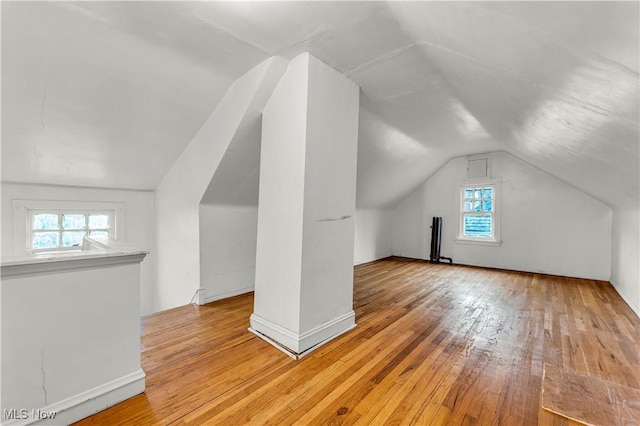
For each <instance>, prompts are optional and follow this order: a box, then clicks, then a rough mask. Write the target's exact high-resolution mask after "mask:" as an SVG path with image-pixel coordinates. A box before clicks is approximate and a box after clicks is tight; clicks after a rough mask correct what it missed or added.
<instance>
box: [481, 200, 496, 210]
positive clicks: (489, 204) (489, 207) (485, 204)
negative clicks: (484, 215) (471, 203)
mask: <svg viewBox="0 0 640 426" xmlns="http://www.w3.org/2000/svg"><path fill="white" fill-rule="evenodd" d="M482 204H483V206H482V209H483V210H484V211H485V212H490V211H492V210H493V201H490V200H484V201H483V202H482Z"/></svg>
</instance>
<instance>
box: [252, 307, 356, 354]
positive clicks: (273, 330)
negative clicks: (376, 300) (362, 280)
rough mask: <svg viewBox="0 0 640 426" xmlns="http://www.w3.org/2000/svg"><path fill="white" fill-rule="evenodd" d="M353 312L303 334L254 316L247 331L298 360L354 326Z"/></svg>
mask: <svg viewBox="0 0 640 426" xmlns="http://www.w3.org/2000/svg"><path fill="white" fill-rule="evenodd" d="M355 317H356V315H355V312H353V310H351V311H349V312H347V313H345V314H342V315H340V316H338V317H336V318H333V319H331V320H329V321H327V322H325V323H323V324H320V325H318V326H316V327H314V328H312V329H311V330H309V331H305V332H304V333H295V332H293V331H291V330H288V329H286V328H284V327H281V326H279V325H277V324H275V323H273V322H271V321H268V320H266V319H264V318H262V317H260V316H258V315H256V314H252V315H251V318H250V322H251V326H250V327H249V331H250V332H252V333H253V334H255V335H256V336H258V337H260V338H261V339H263V340H265V341H267V342H268V343H270V344H272V345H274V346H275V347H277V348H278V349H280V350H281V351H282V352H284V353H286V354H287V355H289V356H290V357H292V358H293V359H300V358H302V357H303V356H305V355H307V354H308V353H310V352H312V351H313V350H315V349H317V348H319V347H320V346H322V345H324V344H325V343H327V342H329V341H331V340H333V339H335V338H336V337H338V336H340V335H342V334H344V333H346V332H347V331H349V330H351V329H353V328H354V327H355V326H356V323H355Z"/></svg>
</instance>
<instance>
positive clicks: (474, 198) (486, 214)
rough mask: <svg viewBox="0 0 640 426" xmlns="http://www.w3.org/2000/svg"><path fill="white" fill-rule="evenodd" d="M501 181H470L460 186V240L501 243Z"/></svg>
mask: <svg viewBox="0 0 640 426" xmlns="http://www.w3.org/2000/svg"><path fill="white" fill-rule="evenodd" d="M499 192H500V181H499V180H496V179H492V180H488V181H469V182H466V183H463V184H462V185H461V186H460V232H459V236H458V240H459V241H470V242H473V241H475V242H482V243H489V244H492V243H493V244H499V243H500V242H501V241H500V215H499V207H500V205H499Z"/></svg>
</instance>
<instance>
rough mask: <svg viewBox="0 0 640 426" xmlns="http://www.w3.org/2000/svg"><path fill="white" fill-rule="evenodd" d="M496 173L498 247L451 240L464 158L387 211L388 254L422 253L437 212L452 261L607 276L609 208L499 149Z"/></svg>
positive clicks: (455, 226) (454, 234) (495, 155)
mask: <svg viewBox="0 0 640 426" xmlns="http://www.w3.org/2000/svg"><path fill="white" fill-rule="evenodd" d="M490 157H491V160H490V161H491V164H492V175H493V177H495V178H501V179H502V185H501V194H500V196H501V199H502V202H501V205H502V210H501V218H502V219H501V239H502V241H503V243H502V245H501V246H483V245H470V244H461V243H457V242H455V239H456V237H457V236H458V228H459V226H458V220H459V214H458V212H459V202H460V201H459V200H460V198H459V190H460V184H461V183H462V182H463V181H465V179H466V172H467V170H466V169H467V158H466V157H459V158H455V159H453V160H451V161H450V162H449V163H448V164H447V165H446V166H444V167H443V168H441V169H440V170H439V171H438V172H437V173H436V174H434V175H433V176H432V177H431V178H430V179H428V180H427V181H426V182H425V183H424V184H423V185H421V186H420V187H419V188H418V189H417V190H416V191H415V192H414V193H413V194H411V195H410V196H409V197H407V198H406V199H405V200H404V201H403V202H402V203H400V204H399V205H398V206H397V207H396V209H394V212H393V232H394V237H393V253H394V254H396V255H399V256H406V257H412V258H418V259H428V256H429V241H430V237H431V230H430V228H429V227H430V224H431V218H432V217H433V216H441V217H442V218H443V230H442V255H443V256H447V257H452V258H453V261H454V263H460V264H469V265H477V266H487V267H495V268H504V269H513V270H520V271H529V272H540V273H546V274H555V275H564V276H573V277H580V278H592V279H599V280H609V277H610V274H611V270H610V269H611V218H612V212H611V209H610V208H609V207H608V206H606V205H605V204H603V203H602V202H600V201H598V200H596V199H594V198H592V197H591V196H589V195H587V194H585V193H584V192H582V191H580V190H578V189H576V188H575V187H573V186H570V185H568V184H566V183H564V182H562V181H561V180H559V179H556V178H554V177H552V176H550V175H548V174H546V173H544V172H542V171H540V170H539V169H537V168H535V167H533V166H531V165H529V164H527V163H525V162H524V161H522V160H520V159H518V158H517V157H514V156H512V155H510V154H508V153H506V152H495V153H492V154H491V156H490Z"/></svg>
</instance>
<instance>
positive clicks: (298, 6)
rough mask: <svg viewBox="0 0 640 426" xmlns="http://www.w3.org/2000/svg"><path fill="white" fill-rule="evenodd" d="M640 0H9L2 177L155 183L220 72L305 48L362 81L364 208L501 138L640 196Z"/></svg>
mask: <svg viewBox="0 0 640 426" xmlns="http://www.w3.org/2000/svg"><path fill="white" fill-rule="evenodd" d="M638 6H639V3H638V2H623V3H614V2H602V3H599V2H567V3H564V2H558V3H554V2H532V3H525V2H505V3H500V2H489V3H480V2H469V3H467V2H389V3H386V2H363V3H360V2H343V3H337V2H82V3H70V2H45V3H34V2H20V3H17V2H16V3H12V2H6V1H3V2H2V124H3V126H2V179H3V181H17V182H42V183H53V184H63V185H87V186H100V187H115V188H132V189H153V188H155V187H156V186H157V185H158V183H159V182H160V180H161V179H162V177H163V176H164V175H165V173H166V172H167V171H168V170H169V168H170V167H171V165H172V164H173V162H174V161H175V160H176V158H177V157H178V155H179V154H180V153H181V152H182V150H183V149H184V147H185V146H186V144H188V143H189V141H190V140H191V138H192V137H193V136H194V135H195V133H196V132H197V131H198V129H199V127H200V126H201V125H202V124H203V123H204V121H205V120H206V118H207V117H208V116H209V115H210V114H211V112H212V111H213V109H214V108H215V106H216V105H217V103H218V102H219V100H220V99H221V97H222V96H223V94H224V93H225V91H226V89H227V88H228V87H229V85H230V84H231V82H233V81H234V80H235V79H236V78H238V77H240V76H241V75H242V74H243V73H245V72H246V71H248V70H249V69H250V68H252V67H253V66H255V65H257V64H258V63H260V62H262V61H263V60H264V59H266V58H268V57H270V56H272V55H281V56H284V57H285V58H292V57H293V56H295V55H296V54H298V53H301V52H303V51H309V52H311V53H312V54H314V55H315V56H316V57H318V58H319V59H321V60H323V61H324V62H326V63H327V64H328V65H330V66H332V67H334V68H335V69H337V70H338V71H340V72H343V73H344V74H345V75H347V76H348V77H349V78H351V79H352V80H353V81H354V82H356V83H357V84H359V85H360V87H361V88H362V91H361V114H360V136H359V146H358V186H357V191H358V194H357V198H358V206H359V207H389V206H393V205H394V204H395V203H397V202H398V201H399V200H401V199H402V198H403V197H404V196H406V195H407V194H408V193H409V192H411V191H412V190H413V189H415V188H416V186H417V185H419V184H420V183H421V182H422V181H424V180H425V179H426V178H427V177H428V176H430V175H431V174H433V173H434V172H435V171H436V170H437V169H438V168H439V167H441V166H442V165H443V164H444V163H445V162H446V161H448V160H449V159H450V158H452V157H455V156H459V155H467V154H473V153H480V152H487V151H495V150H505V151H508V152H511V153H512V154H514V155H516V156H518V157H520V158H522V159H523V160H525V161H528V162H529V163H531V164H533V165H535V166H537V167H539V168H540V169H542V170H545V171H547V172H549V173H551V174H553V175H555V176H557V177H559V178H561V179H563V180H565V181H567V182H569V183H570V184H573V185H575V186H576V187H578V188H580V189H582V190H584V191H585V192H587V193H589V194H591V195H593V196H595V197H596V198H598V199H600V200H602V201H604V202H606V203H608V204H609V205H611V206H613V207H617V206H628V205H634V206H637V205H638V194H639V192H640V184H639V180H640V179H639V172H638V169H639V145H640V143H639V138H640V136H639V117H640V111H639V99H640V98H639V90H640V89H639V77H638V70H639V64H638V63H639V47H640V46H639V42H640V36H639V7H638ZM246 133H247V134H254V133H255V132H253V131H248V132H246ZM251 155H253V157H251ZM251 155H249V156H250V157H251V158H254V159H255V154H251ZM252 161H253V160H252ZM233 170H236V168H233V167H232V168H231V169H229V170H227V172H229V173H225V174H224V180H225V181H226V182H229V183H228V184H229V185H233V182H237V184H238V185H244V187H243V188H244V189H242V191H244V192H243V193H244V194H245V195H246V194H249V195H248V196H243V199H245V198H246V199H249V198H252V197H253V195H251V194H254V193H255V191H254V189H252V188H248V189H247V187H246V185H247V182H249V181H250V182H253V181H255V179H254V178H255V176H256V165H255V164H254V165H253V166H252V167H244V168H243V167H238V168H237V170H239V171H238V175H234V173H233ZM240 170H244V171H242V173H245V174H246V176H244V175H243V176H240V173H241V172H240ZM234 177H235V179H234ZM247 179H249V180H247ZM231 192H233V191H231ZM247 197H248V198H247Z"/></svg>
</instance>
